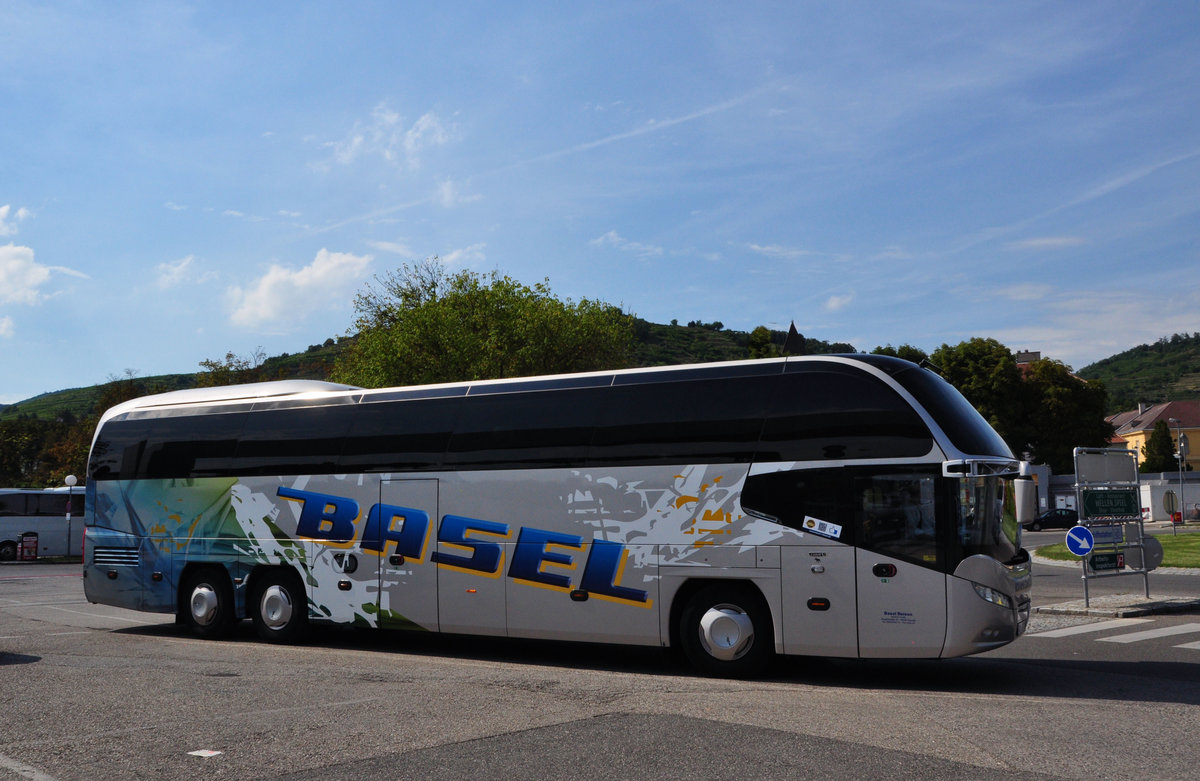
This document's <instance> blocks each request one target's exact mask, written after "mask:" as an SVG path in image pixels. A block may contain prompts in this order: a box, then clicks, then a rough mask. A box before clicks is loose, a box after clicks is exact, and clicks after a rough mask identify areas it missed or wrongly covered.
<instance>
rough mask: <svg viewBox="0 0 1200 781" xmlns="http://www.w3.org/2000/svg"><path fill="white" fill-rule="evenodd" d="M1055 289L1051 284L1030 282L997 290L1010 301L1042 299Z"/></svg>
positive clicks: (997, 292) (998, 293)
mask: <svg viewBox="0 0 1200 781" xmlns="http://www.w3.org/2000/svg"><path fill="white" fill-rule="evenodd" d="M1053 289H1054V288H1052V287H1050V286H1049V285H1038V284H1035V283H1032V282H1028V283H1025V284H1022V285H1011V286H1010V287H1002V288H1000V289H999V290H997V291H996V294H997V295H999V296H1001V297H1003V298H1007V299H1009V300H1010V301H1041V300H1042V299H1043V298H1045V297H1046V296H1048V295H1050V292H1051V291H1052V290H1053Z"/></svg>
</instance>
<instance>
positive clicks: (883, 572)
mask: <svg viewBox="0 0 1200 781" xmlns="http://www.w3.org/2000/svg"><path fill="white" fill-rule="evenodd" d="M871 574H872V575H874V576H875V577H877V578H894V577H896V565H895V564H876V565H875V566H874V567H872V568H871Z"/></svg>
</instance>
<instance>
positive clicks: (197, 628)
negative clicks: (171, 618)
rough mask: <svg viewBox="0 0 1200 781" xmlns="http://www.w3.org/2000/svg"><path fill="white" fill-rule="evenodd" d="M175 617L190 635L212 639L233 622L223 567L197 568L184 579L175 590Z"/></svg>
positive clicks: (231, 590)
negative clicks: (178, 617) (177, 594)
mask: <svg viewBox="0 0 1200 781" xmlns="http://www.w3.org/2000/svg"><path fill="white" fill-rule="evenodd" d="M179 616H180V619H181V621H182V623H183V624H184V625H185V626H187V627H188V628H189V629H190V630H191V631H192V633H193V634H195V635H198V636H200V637H204V638H208V639H216V638H220V637H224V636H226V635H227V634H229V631H230V630H231V629H232V628H233V625H234V624H236V623H237V615H236V613H235V610H234V605H233V586H232V585H231V584H230V582H229V575H228V574H227V573H226V572H225V569H224V568H223V567H201V568H199V569H194V570H192V571H191V572H189V573H188V575H187V576H186V577H185V578H184V581H183V587H182V588H180V590H179Z"/></svg>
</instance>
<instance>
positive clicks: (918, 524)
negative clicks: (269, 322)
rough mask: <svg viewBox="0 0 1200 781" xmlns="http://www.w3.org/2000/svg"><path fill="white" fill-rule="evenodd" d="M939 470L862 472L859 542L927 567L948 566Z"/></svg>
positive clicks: (857, 494)
mask: <svg viewBox="0 0 1200 781" xmlns="http://www.w3.org/2000/svg"><path fill="white" fill-rule="evenodd" d="M936 474H937V473H934V472H930V473H924V474H922V473H908V472H901V473H886V474H875V475H870V476H863V477H857V478H855V479H854V489H853V494H852V497H851V502H850V504H851V506H852V507H853V508H854V515H855V527H856V533H857V534H858V540H859V545H861V546H862V547H863V548H865V549H867V550H871V551H875V552H877V553H883V554H885V555H887V556H892V557H895V558H898V559H904V560H906V561H911V562H913V563H914V564H920V565H921V566H923V567H929V568H932V569H939V568H941V567H942V560H943V558H944V557H943V556H942V549H943V540H942V537H943V535H942V534H941V533H940V532H939V524H938V520H939V518H940V517H941V515H942V513H939V512H938V502H937V493H936V486H937V481H938V480H939V479H940V478H938V477H937V476H936Z"/></svg>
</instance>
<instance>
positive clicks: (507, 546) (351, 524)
mask: <svg viewBox="0 0 1200 781" xmlns="http://www.w3.org/2000/svg"><path fill="white" fill-rule="evenodd" d="M747 471H748V468H747V467H746V466H745V465H740V466H739V465H722V466H708V465H692V466H684V467H679V466H676V467H673V468H672V467H669V466H663V467H617V468H609V469H603V470H599V469H598V470H561V471H559V470H543V471H541V472H540V473H539V474H535V475H530V474H528V473H524V472H522V473H520V474H517V473H512V472H491V473H482V472H476V473H455V474H436V475H431V476H430V477H431V478H432V479H433V480H434V481H440V483H441V486H442V489H441V495H442V497H443V499H442V501H443V502H445V503H447V504H448V505H449V508H448V509H453V510H455V511H452V512H446V513H444V514H442V515H441V516H440V517H433V516H432V515H431V514H430V512H429V510H432V509H433V508H432V507H430V508H429V509H425V508H422V507H410V506H405V505H403V504H402V503H394V504H393V503H386V502H381V501H379V500H380V499H381V493H380V490H381V489H380V485H381V480H385V481H386V480H389V479H393V480H394V479H395V478H392V477H391V476H389V475H369V474H360V475H328V476H294V477H274V478H272V477H253V478H242V479H241V480H239V479H236V478H197V479H163V480H139V481H101V482H98V483H95V484H94V486H95V489H94V490H95V492H96V494H95V524H96V526H98V527H102V528H106V529H112V530H114V531H117V532H121V531H125V532H128V533H131V534H134V535H137V536H145V537H147V538H148V543H149V544H148V545H147V546H144V548H143V551H144V553H143V555H144V556H145V557H146V560H145V561H144V562H143V563H144V564H145V565H146V566H144V567H142V568H140V569H139V572H142V573H145V574H146V581H147V582H145V583H142V584H140V586H141V592H140V593H141V594H144V595H145V596H144V598H145V600H146V601H145V603H144V604H145V606H144V607H141V606H139V607H140V609H150V610H174V607H175V604H174V599H175V589H176V588H177V587H178V584H179V581H180V576H181V574H182V571H183V568H184V566H186V564H187V563H189V562H212V563H219V564H222V565H224V566H226V567H227V568H228V570H229V573H230V576H231V577H232V578H234V579H241V582H244V581H245V579H246V578H247V577H248V576H249V575H250V573H251V572H252V571H253V569H254V567H256V566H259V565H269V566H277V565H286V566H290V567H293V568H294V569H296V570H297V572H299V573H300V575H301V576H302V578H303V579H304V581H305V583H306V584H307V586H308V587H309V597H310V607H311V609H312V612H313V615H314V616H316V617H323V618H328V619H331V620H337V621H346V622H351V623H355V624H360V625H367V626H389V627H407V628H421V624H420V622H419V621H414V620H413V619H412V618H410V617H409V616H410V615H411V614H412V610H413V605H414V599H417V600H418V601H420V602H422V604H426V605H429V604H432V605H433V608H432V612H430V611H429V610H427V611H426V618H425V619H423V620H425V621H428V622H430V623H429V627H428V628H434V623H433V622H436V620H437V612H436V611H437V605H436V593H437V578H436V577H432V578H431V577H430V576H429V574H428V573H430V572H436V571H438V570H450V571H454V572H458V573H466V574H468V575H472V576H478V577H485V578H492V579H497V580H499V579H504V580H507V582H509V583H513V584H515V585H517V586H519V587H522V588H525V587H532V588H538V589H544V590H549V591H554V592H561V593H563V595H564V598H565V597H566V595H567V594H569V593H571V592H573V591H576V590H582V591H585V592H587V595H588V596H589V598H592V599H596V600H600V601H605V602H612V603H615V604H619V605H625V606H637V607H642V608H650V607H652V606H653V605H654V602H655V599H654V596H653V595H654V594H655V593H656V590H655V589H656V581H657V578H658V568H659V567H660V566H668V565H674V566H679V565H684V566H703V567H707V566H712V565H711V563H710V559H709V558H707V553H706V552H707V551H709V550H710V549H711V548H712V547H713V546H721V547H722V549H723V551H724V552H725V554H726V555H723V557H722V561H723V562H725V564H724V565H723V566H736V567H741V566H746V567H755V566H757V564H756V557H755V548H756V546H762V545H779V544H781V543H785V544H786V543H789V542H796V541H797V540H799V539H800V538H803V537H804V536H805V535H804V534H803V533H802V532H800V531H797V530H792V529H787V528H785V527H782V526H779V525H778V524H771V523H764V522H762V521H760V520H758V519H754V518H752V517H750V516H747V515H745V514H744V513H742V511H741V506H740V500H739V497H740V492H741V487H742V485H743V483H744V480H745V477H746V474H747ZM434 490H435V494H434V495H435V496H436V495H437V494H436V491H437V489H436V487H435V489H434ZM514 492H515V493H514ZM397 495H398V496H399V495H403V494H397ZM434 502H437V500H436V499H434ZM460 508H461V509H460ZM462 510H466V512H463V511H462ZM493 512H495V513H496V515H491V513H493ZM517 514H528V516H529V518H531V519H533V520H530V521H529V522H526V523H520V522H517V523H513V522H511V519H512V518H513V516H514V515H517ZM392 559H396V560H397V561H398V562H400V563H392V561H391V560H392ZM151 572H161V573H163V576H164V579H163V581H162V582H153V583H152V582H150V581H149V573H151ZM239 593H240V592H239ZM431 600H432V601H431ZM572 604H577V603H572Z"/></svg>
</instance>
